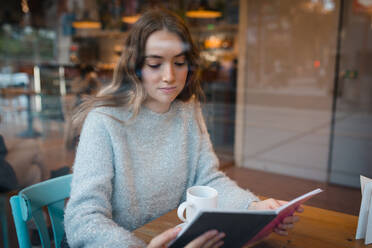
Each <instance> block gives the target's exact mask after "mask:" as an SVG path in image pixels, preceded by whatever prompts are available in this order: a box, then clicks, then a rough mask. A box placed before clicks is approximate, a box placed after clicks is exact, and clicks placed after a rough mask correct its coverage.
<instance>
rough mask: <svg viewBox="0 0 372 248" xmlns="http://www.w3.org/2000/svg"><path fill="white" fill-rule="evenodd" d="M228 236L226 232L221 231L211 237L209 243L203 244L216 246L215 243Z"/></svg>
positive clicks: (207, 246)
mask: <svg viewBox="0 0 372 248" xmlns="http://www.w3.org/2000/svg"><path fill="white" fill-rule="evenodd" d="M225 236H226V234H225V233H222V232H221V233H219V234H218V235H216V236H214V237H213V238H211V239H210V240H208V241H207V243H205V244H204V245H203V248H210V247H215V246H214V245H215V244H216V243H217V242H218V241H221V239H223V238H224V237H225Z"/></svg>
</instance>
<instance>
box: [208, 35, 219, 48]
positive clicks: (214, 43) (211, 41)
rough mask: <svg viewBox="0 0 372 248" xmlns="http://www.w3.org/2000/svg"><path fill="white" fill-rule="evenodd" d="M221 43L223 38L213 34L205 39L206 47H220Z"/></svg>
mask: <svg viewBox="0 0 372 248" xmlns="http://www.w3.org/2000/svg"><path fill="white" fill-rule="evenodd" d="M221 45H222V40H221V39H220V38H218V37H216V36H213V35H212V36H210V37H209V38H208V39H206V40H205V41H204V46H205V48H220V47H221Z"/></svg>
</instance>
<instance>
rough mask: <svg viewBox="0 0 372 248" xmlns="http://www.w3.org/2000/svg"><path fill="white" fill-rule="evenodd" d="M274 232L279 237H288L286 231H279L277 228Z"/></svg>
mask: <svg viewBox="0 0 372 248" xmlns="http://www.w3.org/2000/svg"><path fill="white" fill-rule="evenodd" d="M274 232H275V233H277V234H279V235H282V236H286V235H288V232H287V231H284V230H281V229H279V228H275V229H274Z"/></svg>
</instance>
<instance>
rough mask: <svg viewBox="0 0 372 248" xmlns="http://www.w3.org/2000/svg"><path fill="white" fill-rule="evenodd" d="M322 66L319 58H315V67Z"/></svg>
mask: <svg viewBox="0 0 372 248" xmlns="http://www.w3.org/2000/svg"><path fill="white" fill-rule="evenodd" d="M319 66H320V61H319V60H315V61H314V68H318V67H319Z"/></svg>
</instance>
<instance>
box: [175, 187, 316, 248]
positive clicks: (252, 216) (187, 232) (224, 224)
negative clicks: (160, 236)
mask: <svg viewBox="0 0 372 248" xmlns="http://www.w3.org/2000/svg"><path fill="white" fill-rule="evenodd" d="M320 192H322V190H321V189H316V190H313V191H311V192H309V193H306V194H304V195H302V196H299V197H297V198H296V199H294V200H292V201H290V202H288V203H286V204H284V205H283V206H281V207H279V208H278V209H275V210H243V211H241V210H226V209H203V210H201V211H199V212H198V214H196V216H195V217H194V219H193V220H192V221H190V222H189V223H187V224H185V226H184V227H183V228H182V231H181V232H180V233H179V234H178V236H177V238H176V239H175V240H173V241H172V242H171V243H170V244H169V246H168V247H169V248H177V247H184V246H186V245H187V244H188V243H189V242H190V241H192V240H194V239H195V238H197V237H198V236H199V235H201V234H203V233H204V232H206V231H208V230H212V229H216V230H218V231H220V232H224V233H225V234H226V237H225V238H224V240H223V241H224V245H223V246H222V247H242V246H243V245H245V244H252V243H253V242H256V241H259V240H261V239H262V238H264V237H266V236H267V235H269V234H270V233H271V232H272V231H273V229H274V227H275V226H276V225H278V224H279V223H280V222H281V221H282V220H283V219H284V218H285V217H286V216H289V215H292V214H293V212H294V211H295V210H296V208H297V207H298V206H299V205H301V204H302V203H304V202H305V201H307V200H309V199H310V198H311V197H313V196H314V195H317V194H319V193H320Z"/></svg>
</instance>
